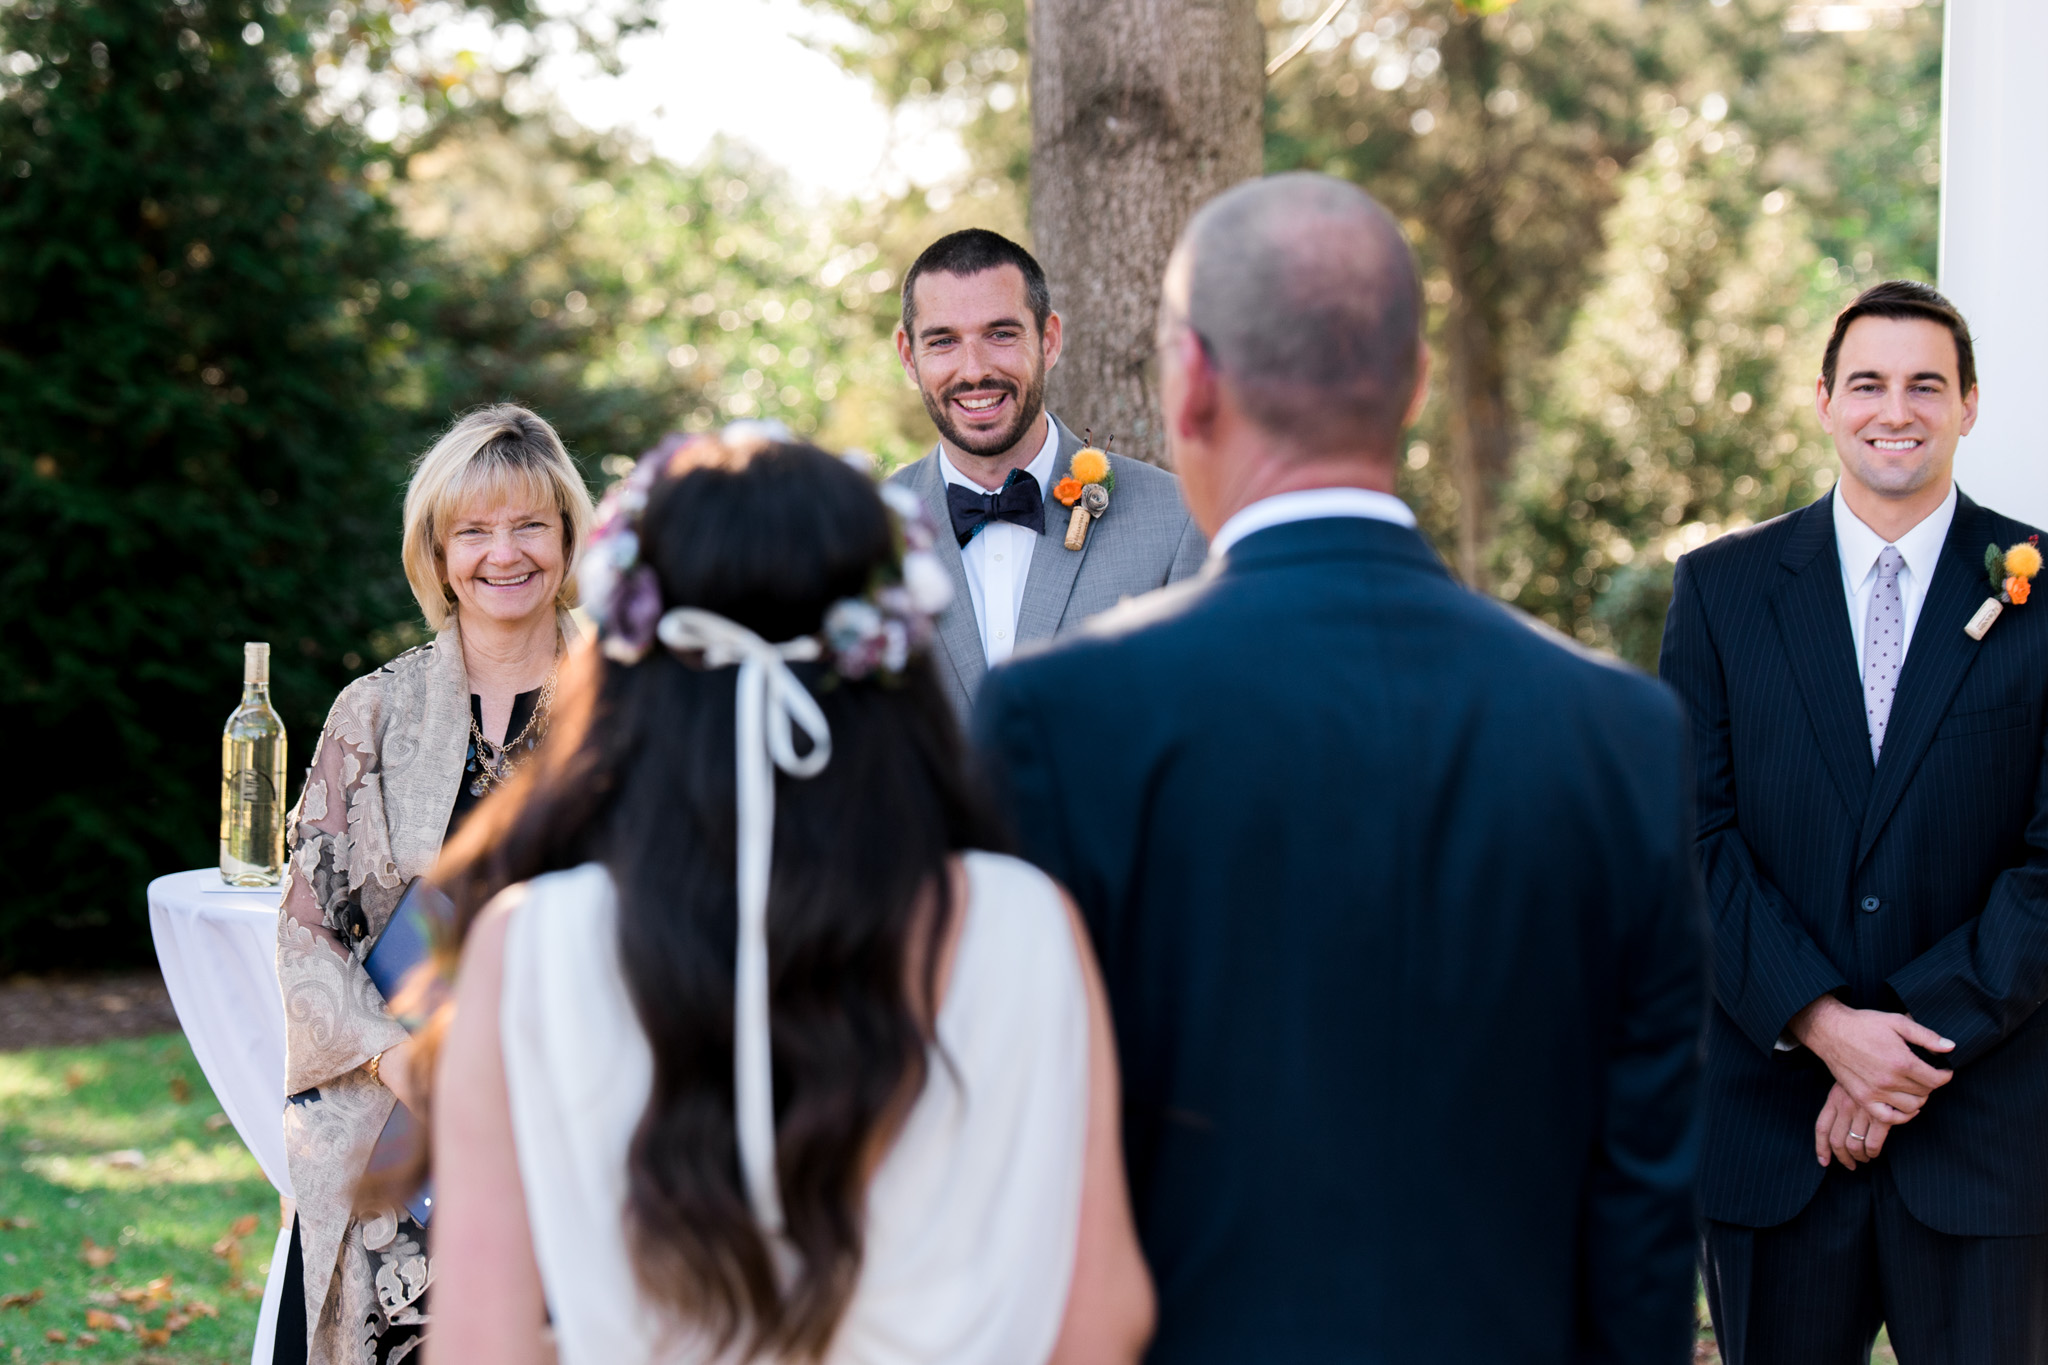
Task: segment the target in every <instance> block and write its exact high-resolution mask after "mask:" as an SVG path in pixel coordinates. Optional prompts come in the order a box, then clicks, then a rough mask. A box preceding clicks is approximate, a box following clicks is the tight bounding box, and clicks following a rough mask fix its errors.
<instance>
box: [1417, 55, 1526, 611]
mask: <svg viewBox="0 0 2048 1365" xmlns="http://www.w3.org/2000/svg"><path fill="white" fill-rule="evenodd" d="M1483 24H1484V21H1483V20H1481V19H1479V18H1478V17H1476V16H1473V15H1469V14H1458V15H1455V16H1453V18H1452V20H1451V24H1450V28H1449V30H1448V31H1447V32H1446V33H1445V34H1444V37H1443V41H1442V43H1441V45H1440V48H1441V51H1442V52H1443V60H1444V71H1445V77H1446V84H1447V85H1448V86H1449V87H1450V89H1451V92H1452V104H1453V106H1454V110H1455V113H1456V115H1457V117H1456V119H1455V122H1454V124H1453V126H1454V127H1455V128H1457V129H1458V130H1459V131H1460V132H1461V133H1462V132H1464V131H1465V130H1470V131H1469V136H1470V137H1471V138H1472V140H1473V144H1474V148H1475V154H1474V155H1473V157H1472V159H1471V160H1470V161H1469V163H1468V164H1466V165H1465V166H1463V167H1462V168H1461V171H1460V174H1459V176H1458V183H1457V185H1456V187H1455V188H1454V189H1452V190H1450V191H1449V192H1448V193H1444V194H1441V195H1438V196H1437V197H1436V198H1435V200H1434V201H1433V202H1432V203H1431V205H1430V206H1429V208H1428V209H1427V210H1425V215H1424V216H1425V217H1426V218H1427V219H1428V221H1429V223H1430V227H1431V229H1432V232H1433V234H1434V235H1435V236H1436V238H1437V239H1438V241H1439V242H1440V243H1441V245H1442V247H1443V252H1444V256H1445V260H1444V268H1445V272H1446V274H1448V275H1449V277H1450V281H1449V282H1450V286H1451V299H1450V307H1449V308H1448V310H1447V311H1446V315H1445V318H1444V322H1443V330H1442V332H1441V333H1440V335H1439V343H1440V345H1441V347H1442V352H1443V353H1442V354H1441V355H1439V356H1438V360H1439V362H1440V363H1441V366H1442V368H1441V369H1440V370H1439V374H1440V375H1441V376H1442V381H1441V382H1442V385H1443V390H1442V391H1443V395H1444V401H1445V402H1446V404H1447V405H1448V409H1449V410H1448V411H1447V412H1446V413H1445V425H1446V428H1447V432H1446V434H1447V435H1448V436H1449V438H1450V442H1449V443H1450V450H1449V452H1448V454H1449V456H1450V464H1451V476H1452V479H1453V481H1454V482H1455V484H1456V486H1457V490H1458V574H1459V576H1460V577H1461V578H1463V579H1464V580H1465V583H1466V585H1467V586H1468V587H1471V588H1475V589H1478V590H1480V591H1482V592H1483V591H1485V590H1486V589H1487V587H1488V579H1489V577H1490V575H1489V574H1488V573H1487V565H1486V556H1487V551H1488V550H1490V549H1491V548H1492V545H1493V538H1494V534H1495V532H1496V531H1498V529H1499V527H1498V525H1497V522H1498V520H1499V509H1500V494H1501V489H1502V488H1503V486H1505V484H1506V483H1507V478H1508V472H1509V470H1510V468H1511V467H1512V465H1513V463H1514V458H1515V423H1514V413H1513V412H1512V410H1511V409H1510V408H1509V406H1508V376H1507V360H1506V357H1505V356H1504V355H1503V354H1502V347H1501V339H1502V337H1503V336H1504V335H1505V331H1506V328H1505V324H1504V321H1503V314H1504V312H1505V295H1506V287H1507V281H1506V279H1504V278H1503V273H1502V272H1503V261H1504V259H1505V253H1503V252H1502V250H1501V248H1500V225H1499V223H1498V221H1497V219H1496V212H1497V209H1498V206H1499V202H1500V197H1501V194H1500V186H1501V184H1502V182H1503V179H1504V176H1503V174H1502V170H1503V168H1502V167H1501V166H1500V165H1499V164H1498V159H1497V157H1496V156H1495V155H1491V154H1490V153H1491V151H1492V128H1491V116H1490V115H1489V113H1488V111H1487V100H1488V97H1489V96H1491V95H1492V93H1493V92H1494V90H1495V89H1496V88H1497V86H1498V85H1499V82H1500V53H1499V51H1498V50H1497V49H1496V48H1495V47H1494V45H1493V44H1492V43H1491V42H1489V41H1488V40H1487V38H1486V35H1485V30H1484V27H1483ZM1443 135H1444V136H1446V137H1450V136H1453V133H1452V131H1451V130H1449V129H1447V130H1446V131H1445V132H1444V134H1443Z"/></svg>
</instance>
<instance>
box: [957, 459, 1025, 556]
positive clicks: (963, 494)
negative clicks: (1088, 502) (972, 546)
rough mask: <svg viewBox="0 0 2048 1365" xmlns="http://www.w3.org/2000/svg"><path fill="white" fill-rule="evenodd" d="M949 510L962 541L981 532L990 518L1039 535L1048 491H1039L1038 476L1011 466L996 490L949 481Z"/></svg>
mask: <svg viewBox="0 0 2048 1365" xmlns="http://www.w3.org/2000/svg"><path fill="white" fill-rule="evenodd" d="M946 511H947V513H948V514H950V515H951V517H952V519H953V535H954V537H955V538H956V539H957V540H959V542H960V543H961V544H962V545H965V544H966V543H967V542H968V541H970V540H972V539H974V538H975V537H976V536H978V535H980V534H981V528H982V527H984V526H986V525H988V524H989V523H990V522H991V521H1007V522H1010V523H1011V524H1013V525H1016V526H1022V527H1023V528H1024V529H1025V530H1027V531H1030V532H1033V533H1034V534H1036V535H1041V536H1042V535H1044V534H1045V494H1043V493H1041V492H1040V491H1039V489H1038V480H1036V479H1034V478H1032V477H1031V476H1030V475H1029V474H1026V473H1025V472H1024V471H1023V470H1021V469H1013V470H1011V471H1010V477H1009V478H1007V479H1005V480H1004V481H1003V486H1002V487H1001V488H999V489H997V490H996V491H995V492H993V493H984V492H982V491H981V490H980V489H978V488H962V487H961V486H960V485H959V484H957V483H949V484H947V485H946Z"/></svg>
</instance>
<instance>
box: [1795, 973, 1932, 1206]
mask: <svg viewBox="0 0 2048 1365" xmlns="http://www.w3.org/2000/svg"><path fill="white" fill-rule="evenodd" d="M1787 1031H1788V1032H1789V1033H1791V1035H1792V1036H1793V1038H1795V1039H1797V1040H1798V1042H1799V1043H1800V1044H1801V1045H1802V1046H1803V1047H1805V1048H1807V1049H1808V1050H1809V1051H1811V1052H1812V1053H1813V1054H1814V1055H1815V1056H1816V1057H1818V1058H1820V1059H1821V1061H1823V1062H1825V1063H1826V1064H1827V1068H1828V1071H1829V1073H1830V1074H1832V1075H1833V1076H1834V1078H1835V1084H1834V1087H1833V1088H1832V1089H1830V1090H1829V1091H1828V1099H1827V1103H1826V1104H1824V1105H1822V1106H1821V1110H1820V1117H1819V1118H1818V1119H1816V1120H1815V1121H1814V1125H1813V1150H1814V1155H1815V1156H1816V1157H1818V1158H1819V1159H1820V1164H1821V1165H1823V1166H1825V1165H1827V1164H1828V1161H1829V1159H1830V1158H1831V1157H1832V1158H1833V1159H1836V1160H1839V1161H1840V1162H1841V1163H1842V1165H1843V1167H1844V1168H1845V1169H1848V1170H1851V1171H1853V1170H1855V1169H1856V1167H1857V1164H1858V1163H1860V1162H1865V1161H1871V1160H1874V1159H1876V1157H1877V1154H1878V1153H1879V1152H1881V1151H1883V1150H1884V1143H1885V1138H1886V1136H1887V1135H1888V1134H1889V1133H1890V1132H1891V1130H1892V1129H1894V1128H1896V1127H1898V1126H1899V1125H1900V1124H1902V1123H1906V1122H1909V1121H1911V1120H1912V1119H1913V1118H1914V1117H1915V1116H1916V1115H1918V1114H1919V1112H1920V1110H1921V1108H1922V1107H1923V1106H1925V1105H1926V1103H1927V1097H1928V1096H1929V1095H1932V1094H1933V1093H1934V1092H1935V1091H1936V1090H1937V1089H1939V1088H1940V1087H1942V1086H1944V1085H1947V1084H1948V1083H1949V1081H1950V1080H1951V1079H1952V1078H1953V1077H1954V1076H1955V1072H1953V1071H1943V1070H1940V1069H1939V1068H1937V1067H1934V1066H1930V1065H1929V1064H1928V1063H1926V1062H1924V1061H1922V1060H1920V1058H1919V1057H1917V1056H1915V1055H1914V1053H1913V1049H1912V1048H1911V1047H1908V1046H1907V1044H1909V1043H1911V1044H1917V1045H1918V1046H1920V1047H1922V1048H1924V1049H1926V1050H1927V1051H1929V1052H1948V1051H1951V1050H1953V1049H1954V1047H1955V1044H1954V1043H1952V1042H1950V1041H1949V1040H1948V1039H1946V1038H1944V1037H1942V1036H1941V1035H1940V1034H1938V1033H1936V1032H1935V1031H1934V1030H1933V1029H1930V1028H1927V1027H1925V1026H1924V1025H1921V1024H1917V1023H1915V1022H1914V1021H1913V1017H1912V1016H1911V1015H1907V1014H1893V1013H1890V1012H1889V1011H1886V1010H1859V1009H1856V1008H1854V1007H1853V1006H1850V1005H1845V1004H1843V1003H1842V1002H1841V1001H1840V1000H1837V999H1836V998H1835V997H1834V996H1832V995H1823V996H1822V997H1820V999H1818V1000H1816V1001H1814V1002H1813V1003H1812V1004H1810V1005H1808V1006H1807V1007H1806V1008H1805V1009H1803V1010H1801V1011H1799V1013H1798V1014H1796V1015H1794V1016H1792V1023H1791V1025H1790V1026H1789V1028H1788V1030H1787Z"/></svg>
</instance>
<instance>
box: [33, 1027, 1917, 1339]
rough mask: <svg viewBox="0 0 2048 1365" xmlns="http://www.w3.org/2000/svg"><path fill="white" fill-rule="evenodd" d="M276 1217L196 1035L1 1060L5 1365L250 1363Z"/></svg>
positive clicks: (1709, 1335)
mask: <svg viewBox="0 0 2048 1365" xmlns="http://www.w3.org/2000/svg"><path fill="white" fill-rule="evenodd" d="M277 1216H278V1209H277V1195H276V1193H275V1192H274V1191H273V1190H272V1189H271V1188H270V1182H269V1181H267V1180H265V1179H264V1178H263V1172H262V1171H261V1170H259V1169H258V1168H257V1166H256V1161H255V1158H253V1157H251V1156H250V1155H249V1153H248V1150H247V1149H246V1148H244V1147H243V1146H242V1143H241V1140H240V1139H239V1138H237V1137H236V1136H235V1131H234V1129H233V1128H232V1127H230V1126H229V1124H228V1121H227V1118H226V1116H225V1115H223V1114H222V1113H221V1112H220V1106H219V1105H217V1104H215V1103H214V1099H213V1092H212V1091H211V1090H209V1089H208V1088H207V1085H206V1079H205V1077H204V1076H202V1075H201V1074H200V1071H199V1063H197V1062H195V1061H194V1060H192V1050H191V1048H189V1047H187V1046H186V1044H185V1039H184V1037H183V1036H182V1035H180V1034H175V1033H172V1034H164V1035H160V1036H158V1037H154V1038H131V1039H123V1040H120V1041H116V1042H107V1043H98V1044H94V1045H92V1046H90V1047H65V1048H44V1049H41V1050H37V1051H30V1052H0V1365H13V1362H24V1363H28V1365H41V1363H42V1362H58V1361H73V1362H80V1365H83V1362H88V1361H117V1362H126V1363H127V1365H245V1362H247V1360H248V1359H249V1347H250V1343H251V1342H252V1341H253V1340H254V1338H255V1333H256V1313H257V1308H258V1305H259V1303H260V1301H261V1299H262V1297H263V1277H264V1274H265V1272H266V1270H267V1268H268V1265H267V1263H268V1261H269V1259H270V1251H271V1246H272V1244H273V1242H274V1241H275V1239H276V1236H277ZM1700 1316H1701V1319H1702V1322H1703V1323H1704V1320H1705V1317H1706V1312H1705V1307H1704V1305H1702V1308H1701V1313H1700ZM1697 1358H1698V1360H1699V1361H1700V1362H1702V1365H1704V1363H1705V1362H1709V1361H1717V1360H1719V1359H1720V1356H1719V1354H1718V1353H1717V1352H1716V1351H1715V1350H1714V1346H1713V1332H1712V1331H1711V1329H1708V1328H1706V1327H1704V1326H1702V1328H1701V1331H1700V1349H1699V1354H1698V1357H1697ZM1894 1360H1895V1357H1894V1356H1893V1355H1892V1352H1891V1347H1890V1345H1889V1343H1887V1342H1886V1341H1885V1339H1884V1338H1883V1336H1882V1335H1880V1336H1879V1338H1878V1345H1877V1351H1876V1353H1875V1355H1874V1356H1873V1357H1872V1365H1893V1362H1894Z"/></svg>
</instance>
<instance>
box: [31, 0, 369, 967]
mask: <svg viewBox="0 0 2048 1365" xmlns="http://www.w3.org/2000/svg"><path fill="white" fill-rule="evenodd" d="M253 24H254V21H253V20H249V19H248V18H247V17H246V15H245V14H244V13H243V12H242V11H241V10H239V9H238V8H237V7H236V6H234V5H232V4H230V3H225V0H216V3H212V4H200V3H192V4H188V5H187V6H186V7H184V8H177V7H172V6H165V5H158V4H151V3H144V0H93V2H92V3H83V2H80V3H66V4H61V5H48V6H44V5H16V6H11V7H8V8H5V9H0V49H4V50H6V51H8V52H10V53H11V54H13V55H12V56H11V57H9V58H8V70H9V71H10V72H11V73H12V74H11V76H9V77H8V78H7V81H6V89H5V92H4V93H5V98H4V99H0V528H4V529H0V541H4V542H5V543H6V544H8V545H10V546H13V547H19V551H18V552H17V553H13V554H10V555H9V556H8V557H7V560H6V562H5V563H4V565H0V716H4V718H5V724H6V727H7V730H8V732H9V733H11V734H14V735H16V736H18V737H19V739H20V741H21V742H22V743H23V744H24V745H25V749H26V752H25V755H24V756H25V758H26V759H27V760H28V761H27V765H26V766H27V769H28V770H29V771H32V772H34V773H35V774H36V775H37V776H36V778H35V779H34V781H33V782H31V783H30V784H29V786H28V795H27V799H25V800H22V801H19V802H17V803H14V804H13V808H12V811H11V815H10V818H9V819H8V820H7V821H6V822H5V823H4V825H0V850H4V855H0V856H4V858H5V861H6V863H7V865H8V866H9V867H11V868H14V869H17V871H16V873H15V876H16V878H17V881H16V885H15V887H14V888H13V889H12V890H11V891H10V894H9V895H8V896H7V897H6V898H5V899H4V901H0V970H5V969H7V968H8V967H11V966H18V965H20V964H22V963H24V962H32V961H34V962H47V961H52V960H71V961H84V960H92V959H102V960H103V959H104V958H107V957H113V958H117V959H118V958H121V957H126V956H131V955H134V954H135V953H136V951H137V949H138V948H140V947H141V946H142V943H143V942H145V940H144V939H143V938H142V936H141V934H140V932H139V926H140V925H141V923H142V922H143V915H144V906H143V899H142V895H141V889H142V886H143V883H144V882H145V881H146V880H147V878H148V877H149V876H150V875H152V874H153V873H157V872H162V871H166V870H170V869H174V868H180V867H190V866H195V865H201V864H205V863H208V862H211V861H212V859H213V856H214V837H215V831H214V821H215V819H216V818H217V809H218V805H217V803H218V776H217V773H218V763H219V758H218V753H219V750H218V741H217V738H216V736H217V734H218V731H219V727H220V725H221V723H222V721H223V720H224V719H225V717H226V715H227V713H228V711H229V710H231V709H232V707H233V705H234V701H235V698H236V695H237V688H238V684H239V665H238V663H237V660H238V659H239V658H240V654H241V645H242V642H243V641H244V640H270V641H272V642H273V644H274V646H275V653H274V655H273V657H274V660H275V664H274V668H275V674H276V679H277V694H278V697H279V699H280V701H281V703H282V705H281V709H282V710H283V711H284V714H285V715H286V718H287V721H288V723H289V724H290V726H291V727H292V730H293V732H294V734H295V736H296V738H297V742H298V744H299V745H300V746H301V747H300V748H299V749H298V750H296V751H295V752H297V753H299V754H303V753H304V752H305V750H304V748H303V746H304V744H305V742H306V740H307V739H308V738H309V737H310V735H311V734H312V732H313V730H314V728H315V726H316V724H317V720H318V718H319V717H320V716H321V715H322V714H323V713H324V711H325V708H326V706H327V703H328V701H329V700H330V699H331V698H332V696H333V693H334V691H335V689H336V687H337V686H339V684H340V683H341V682H342V681H343V680H344V679H345V678H346V677H347V675H348V673H349V671H350V665H347V664H345V663H344V660H345V659H346V658H349V657H351V656H360V655H361V654H362V653H363V652H364V651H366V650H367V649H368V648H369V645H368V639H369V634H370V632H371V631H372V630H373V629H375V628H376V627H378V626H380V625H383V624H385V623H387V622H389V621H391V620H393V619H394V618H395V617H396V616H398V615H399V614H400V613H401V611H402V603H403V600H404V599H403V595H402V585H401V584H400V582H399V580H398V578H397V576H396V574H395V572H394V567H395V565H394V555H393V551H392V546H393V542H394V536H393V529H394V528H393V526H392V520H393V517H392V509H393V507H394V506H395V504H394V502H393V501H392V496H393V493H392V490H393V488H394V485H395V480H396V479H397V477H398V476H399V475H400V473H401V472H402V469H403V464H402V458H403V452H402V451H401V450H398V449H396V448H394V446H393V444H392V440H391V436H392V428H391V426H390V424H389V422H388V420H387V414H386V412H385V410H384V408H383V405H382V404H381V403H380V402H379V401H378V395H377V382H376V369H377V367H378V365H379V363H380V361H382V360H383V359H385V358H387V357H388V356H389V355H390V354H391V353H392V351H393V350H394V348H395V346H396V344H397V343H396V342H395V341H394V340H393V339H392V337H391V335H390V327H391V325H392V324H391V323H390V322H389V321H387V318H386V316H385V314H384V313H383V312H382V311H381V308H380V300H381V298H383V297H385V294H384V291H383V289H382V284H381V282H383V281H386V280H389V279H392V278H393V277H394V276H396V275H397V274H398V273H399V272H400V270H401V268H402V265H403V263H404V260H405V252H406V246H405V241H404V238H403V235H402V234H401V233H400V231H399V230H398V228H397V226H396V224H395V223H394V222H393V220H392V217H391V215H390V213H389V211H388V209H387V208H386V207H385V206H384V205H383V204H382V203H380V202H379V201H378V200H377V199H375V198H374V197H373V196H371V195H369V194H367V193H365V192H364V190H363V189H362V188H361V187H360V185H359V183H358V182H357V180H356V171H357V167H358V165H359V158H360V153H359V150H358V148H357V147H356V145H355V144H354V143H353V142H352V141H351V140H350V139H349V137H348V136H347V135H346V133H345V129H344V128H343V127H342V126H340V125H335V124H328V125H325V126H320V125H316V124H315V123H314V122H312V121H311V120H310V119H308V118H306V117H305V116H304V115H303V114H302V112H301V111H300V110H297V109H295V108H293V107H291V106H290V105H288V104H285V103H284V102H282V101H280V99H279V96H278V89H277V85H276V74H275V69H274V65H273V64H274V62H276V61H278V60H281V56H280V54H279V53H277V52H274V51H272V50H271V49H270V48H269V46H268V42H269V40H268V39H266V38H264V37H262V35H261V34H260V33H257V34H252V35H251V36H255V37H256V38H257V41H256V42H253V43H252V42H249V41H247V40H246V39H245V36H244V32H245V27H251V26H253ZM29 547H34V548H33V551H32V552H30V551H29ZM357 662H360V660H359V658H358V659H357ZM110 930H111V931H113V932H112V934H111V936H110V934H109V931H110Z"/></svg>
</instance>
